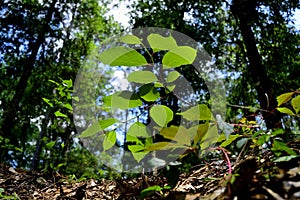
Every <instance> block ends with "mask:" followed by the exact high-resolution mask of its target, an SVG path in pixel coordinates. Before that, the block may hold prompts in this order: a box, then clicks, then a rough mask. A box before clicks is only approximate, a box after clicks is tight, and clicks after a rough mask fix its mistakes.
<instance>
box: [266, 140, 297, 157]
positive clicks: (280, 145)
mask: <svg viewBox="0 0 300 200" xmlns="http://www.w3.org/2000/svg"><path fill="white" fill-rule="evenodd" d="M271 150H272V151H285V152H287V153H288V154H290V155H297V153H296V152H295V151H293V150H292V149H291V148H289V147H288V146H287V144H286V143H285V142H282V141H279V140H274V141H273V147H272V148H271Z"/></svg>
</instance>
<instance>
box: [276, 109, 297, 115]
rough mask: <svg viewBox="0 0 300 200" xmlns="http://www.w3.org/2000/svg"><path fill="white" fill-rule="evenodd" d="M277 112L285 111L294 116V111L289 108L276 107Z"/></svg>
mask: <svg viewBox="0 0 300 200" xmlns="http://www.w3.org/2000/svg"><path fill="white" fill-rule="evenodd" d="M276 109H277V110H278V111H279V112H281V113H285V114H288V115H291V116H294V115H295V113H294V112H293V111H291V110H290V109H289V108H285V107H283V108H276Z"/></svg>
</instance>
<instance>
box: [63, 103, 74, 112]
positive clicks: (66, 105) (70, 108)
mask: <svg viewBox="0 0 300 200" xmlns="http://www.w3.org/2000/svg"><path fill="white" fill-rule="evenodd" d="M63 107H65V108H67V109H68V110H70V111H72V110H73V108H72V106H71V105H70V104H68V103H67V104H64V105H63Z"/></svg>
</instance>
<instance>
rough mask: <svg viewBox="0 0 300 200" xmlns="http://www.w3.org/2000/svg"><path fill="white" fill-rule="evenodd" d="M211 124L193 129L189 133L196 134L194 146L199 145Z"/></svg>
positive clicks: (200, 125) (207, 123)
mask: <svg viewBox="0 0 300 200" xmlns="http://www.w3.org/2000/svg"><path fill="white" fill-rule="evenodd" d="M208 127H209V122H206V123H205V124H199V125H197V126H193V127H191V128H190V129H189V130H188V132H189V133H190V134H194V137H193V138H194V144H197V143H198V142H199V141H200V140H201V139H202V138H203V136H204V135H205V134H206V132H207V131H208Z"/></svg>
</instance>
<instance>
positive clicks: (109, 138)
mask: <svg viewBox="0 0 300 200" xmlns="http://www.w3.org/2000/svg"><path fill="white" fill-rule="evenodd" d="M116 141H117V134H116V132H115V131H111V132H109V133H106V134H105V137H104V140H103V149H104V150H105V151H106V150H108V149H110V148H111V147H113V146H114V145H115V143H116Z"/></svg>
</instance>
